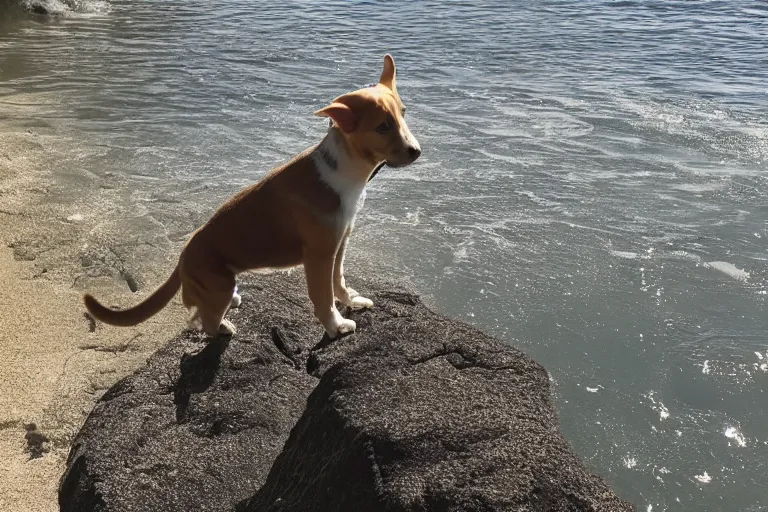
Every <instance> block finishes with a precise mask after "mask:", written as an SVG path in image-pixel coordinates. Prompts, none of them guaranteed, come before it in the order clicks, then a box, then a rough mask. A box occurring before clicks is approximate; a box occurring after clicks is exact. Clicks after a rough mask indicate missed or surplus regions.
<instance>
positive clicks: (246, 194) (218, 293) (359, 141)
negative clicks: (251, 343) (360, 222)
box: [84, 55, 420, 337]
mask: <svg viewBox="0 0 768 512" xmlns="http://www.w3.org/2000/svg"><path fill="white" fill-rule="evenodd" d="M403 112H404V107H403V104H402V102H401V101H400V98H399V96H398V95H397V89H396V85H395V64H394V60H393V59H392V57H391V56H389V55H387V56H385V58H384V71H383V72H382V75H381V78H380V83H379V84H378V85H376V86H375V87H370V88H366V89H360V90H358V91H354V92H351V93H348V94H345V95H343V96H340V97H338V98H336V99H335V100H334V101H333V103H331V104H330V105H329V106H327V107H325V108H324V109H321V110H319V111H318V112H316V115H320V116H327V117H331V118H332V119H333V121H334V128H332V129H331V130H330V131H329V135H328V136H327V137H326V139H325V140H324V142H323V143H321V145H322V144H326V140H327V139H328V138H329V137H331V136H332V135H334V136H335V137H336V139H334V140H337V141H338V145H339V146H340V147H338V148H337V149H338V151H340V156H342V157H343V161H344V163H345V164H346V165H339V166H338V168H337V169H335V170H334V172H333V173H331V172H329V171H328V170H327V169H325V170H323V169H320V168H319V167H318V164H317V163H316V162H317V156H316V151H317V150H318V147H319V146H314V147H312V148H309V149H308V150H306V151H304V152H303V153H301V154H299V155H298V156H296V157H295V158H294V159H293V160H292V161H290V162H288V163H287V164H285V165H282V166H280V167H278V168H276V169H274V170H273V171H272V172H270V173H269V174H268V175H267V176H266V177H265V178H264V179H262V180H261V181H260V182H258V183H256V184H254V185H252V186H250V187H247V188H245V189H244V190H241V191H240V192H239V193H237V194H235V195H234V196H233V197H231V198H230V199H229V200H228V201H226V202H225V203H224V204H223V205H222V206H221V207H220V208H219V209H218V210H217V211H216V212H215V213H214V214H213V216H212V217H211V219H210V220H209V221H208V222H207V223H206V224H205V225H203V226H202V227H201V228H200V229H198V230H197V231H196V232H195V233H194V234H193V235H192V237H191V238H190V240H189V241H188V242H187V244H186V246H185V247H184V249H183V250H182V252H181V255H180V256H179V262H178V265H177V266H176V268H175V269H174V271H173V273H172V274H171V276H170V277H169V278H168V280H167V281H166V282H165V283H164V284H163V285H162V286H160V287H159V288H158V289H157V290H156V291H155V292H154V293H153V294H152V295H150V296H149V297H147V298H146V299H145V300H144V301H143V302H141V303H140V304H138V305H136V306H134V307H132V308H129V309H126V310H122V311H118V310H113V309H109V308H106V307H104V306H103V305H101V304H100V303H99V302H98V301H97V300H96V299H95V298H93V297H92V296H91V295H85V297H84V300H85V306H86V308H87V309H88V311H90V313H91V314H92V315H93V316H94V317H95V318H97V319H99V320H101V321H103V322H106V323H109V324H112V325H121V326H126V325H135V324H137V323H140V322H143V321H145V320H146V319H148V318H149V317H151V316H152V315H154V314H156V313H157V312H158V311H160V310H161V309H162V308H163V307H165V306H166V305H167V304H168V302H169V301H170V300H171V299H172V298H173V296H174V295H175V294H176V292H177V291H178V290H179V288H181V290H182V301H183V303H184V305H185V306H186V307H187V308H189V309H190V311H192V312H193V320H199V321H200V322H201V324H202V328H203V330H204V331H205V332H207V333H208V334H211V335H215V334H217V333H219V332H224V333H232V332H234V327H233V326H232V325H231V324H230V323H229V322H227V321H226V320H224V315H225V314H226V312H227V310H228V309H229V307H230V303H231V302H232V300H233V293H234V292H235V276H236V274H238V273H239V272H243V271H246V270H252V269H261V268H287V267H293V266H297V265H301V264H303V265H304V269H305V273H306V277H307V288H308V291H309V297H310V299H311V300H312V302H313V304H314V306H315V315H316V316H317V317H318V319H319V320H320V321H321V322H322V323H323V325H324V326H325V328H326V331H328V334H329V335H330V336H332V337H335V336H337V335H339V334H343V333H344V332H349V331H351V330H354V329H355V325H354V322H352V321H351V320H344V319H342V318H341V316H340V315H339V313H338V311H337V310H336V306H335V303H334V297H335V298H338V299H339V300H341V301H342V302H344V303H345V304H348V305H352V306H360V307H370V305H372V303H371V302H370V301H369V300H368V299H364V298H362V297H358V298H356V292H354V290H351V289H350V288H348V287H347V286H346V284H345V283H344V276H343V259H344V251H345V249H346V246H347V238H348V237H349V234H350V232H351V228H352V221H353V219H354V213H355V212H352V213H350V212H349V211H348V210H349V205H348V204H349V201H348V199H350V198H348V197H346V194H347V192H346V191H347V190H351V191H356V192H357V191H358V190H359V191H362V190H363V188H364V186H365V183H366V182H367V180H368V178H369V176H370V175H371V173H372V172H373V170H374V169H375V168H376V166H377V165H378V164H380V163H381V162H385V161H386V162H387V163H388V164H390V165H391V166H393V167H399V166H402V165H408V164H410V163H411V162H412V161H413V160H415V159H416V158H417V157H418V155H419V153H420V149H419V147H418V143H417V142H416V140H415V139H414V138H413V136H412V135H411V134H410V131H408V128H407V126H406V124H405V120H404V119H403ZM385 122H387V123H389V125H390V126H391V129H390V130H389V131H387V132H386V133H381V131H380V130H379V131H377V128H380V127H381V126H382V123H385ZM327 144H330V142H328V143H327ZM323 173H325V174H323ZM331 174H333V175H332V176H331ZM329 180H330V181H329ZM331 181H333V182H334V183H339V184H341V185H340V186H339V187H337V188H339V189H338V190H337V189H335V188H334V186H332V185H331ZM351 193H352V192H351ZM357 193H358V194H359V192H357ZM352 199H354V198H352ZM353 204H354V203H353Z"/></svg>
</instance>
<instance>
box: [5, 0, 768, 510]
mask: <svg viewBox="0 0 768 512" xmlns="http://www.w3.org/2000/svg"><path fill="white" fill-rule="evenodd" d="M70 4H73V5H75V11H74V12H72V11H69V12H66V10H65V9H64V7H65V6H63V7H62V9H63V10H65V12H64V14H62V15H61V16H59V17H55V18H52V19H48V18H44V17H38V16H31V15H23V14H19V13H17V12H15V11H13V10H12V9H10V8H8V6H5V7H3V6H0V118H3V119H5V120H10V121H12V122H17V123H20V122H23V121H24V119H23V118H24V117H25V116H26V115H28V112H29V108H32V107H34V109H35V112H36V114H35V115H36V116H37V118H38V119H40V120H43V122H44V124H45V126H47V127H48V128H49V129H50V130H53V131H55V132H56V133H58V134H60V135H61V136H62V137H66V138H67V140H68V141H69V143H68V144H67V145H66V146H65V147H62V148H60V153H59V155H60V156H59V157H58V158H59V161H58V166H59V167H60V168H59V169H58V170H57V174H56V176H57V181H56V186H55V193H56V194H57V198H58V199H57V200H58V201H62V202H64V201H68V202H70V203H71V204H74V205H78V207H80V208H81V209H82V210H83V211H85V212H87V211H91V210H93V209H97V210H98V211H99V212H100V213H99V219H98V223H96V222H95V221H93V222H94V228H93V229H94V230H98V226H101V225H103V224H109V223H110V222H111V221H112V220H114V219H118V218H121V219H129V220H130V222H128V223H127V224H124V225H123V227H121V229H122V231H123V232H124V236H125V237H127V238H131V239H134V238H137V239H140V238H141V236H142V230H144V231H149V230H154V231H157V230H160V231H162V232H163V233H164V236H166V239H167V240H169V241H170V242H171V243H172V244H173V243H181V241H182V240H183V237H184V236H185V235H186V233H188V232H189V231H190V230H191V229H193V228H194V227H195V226H196V225H199V223H201V222H203V221H204V220H205V219H206V218H207V216H208V215H209V214H210V212H211V211H212V209H213V208H214V207H215V206H216V205H217V204H218V203H220V202H221V201H222V200H223V199H224V198H226V197H227V196H228V195H230V194H231V193H232V192H234V191H236V190H237V189H238V188H240V187H241V186H243V185H245V184H247V183H250V182H252V181H253V180H256V179H258V178H259V177H260V176H262V175H263V174H264V173H265V172H266V171H267V170H268V169H269V168H270V167H272V166H274V165H276V164H278V163H280V162H281V161H283V160H285V159H286V158H288V157H290V156H291V155H292V154H294V153H295V152H297V151H299V150H301V149H303V148H305V147H307V146H309V145H311V144H313V143H315V142H316V141H318V140H319V138H320V137H321V136H322V134H323V132H324V130H325V127H326V123H325V121H323V120H320V119H317V118H313V117H312V115H311V113H312V112H313V111H314V110H316V109H318V108H320V107H322V106H323V105H324V104H325V103H326V102H328V101H330V100H331V99H332V98H333V97H335V96H336V95H339V94H341V93H343V92H346V91H347V90H350V89H352V88H356V87H358V86H361V85H364V84H367V83H370V82H372V81H374V80H375V79H376V78H377V77H378V75H379V73H380V69H381V59H382V56H383V54H384V53H386V52H391V53H392V54H393V55H394V56H395V59H396V61H397V64H398V77H399V81H398V88H399V91H400V94H401V96H402V97H403V99H404V101H405V103H406V105H407V106H408V122H409V126H410V127H411V129H412V131H413V132H414V134H415V135H416V137H417V138H418V139H419V141H420V143H421V146H422V149H423V155H422V157H421V159H420V160H419V161H418V162H417V163H416V164H415V165H413V166H411V167H408V168H405V169H398V170H395V169H384V170H383V171H382V172H381V173H380V174H379V176H377V178H376V179H375V180H374V181H373V182H372V183H371V184H370V186H369V190H368V200H367V202H366V206H365V210H364V212H363V214H362V216H361V218H360V220H359V221H358V226H357V228H356V232H355V235H354V238H353V241H352V242H351V248H350V251H351V252H352V260H353V264H351V265H349V267H350V268H349V269H348V272H349V273H350V274H351V275H354V272H355V269H356V268H357V269H362V271H371V270H377V269H385V270H384V271H385V272H387V273H390V274H391V275H393V276H394V277H405V278H407V279H409V280H410V281H412V282H413V283H414V284H415V285H416V286H417V287H418V288H419V289H420V290H421V291H423V292H424V293H425V294H426V295H429V296H431V297H433V300H434V302H435V304H436V305H437V307H438V308H439V309H440V310H441V311H442V312H444V313H447V314H449V315H452V316H454V317H458V318H461V319H464V320H466V321H468V322H470V323H472V324H474V325H477V326H478V327H480V328H482V329H484V330H486V331H489V332H491V333H493V334H495V335H497V336H499V337H501V338H503V339H505V340H508V341H509V343H510V344H512V345H514V346H517V347H519V348H521V349H522V350H524V351H525V352H526V353H528V354H530V355H531V356H532V357H534V358H535V359H536V360H538V361H539V362H541V363H542V364H543V365H544V366H545V367H546V368H547V369H548V370H549V372H550V374H551V378H552V384H553V386H552V388H553V392H554V394H555V400H556V404H557V408H558V412H559V417H560V421H561V424H562V428H563V431H564V433H565V435H566V437H568V439H569V440H570V441H571V442H572V444H573V446H574V448H575V449H576V451H577V452H578V453H579V454H580V455H581V456H582V457H583V458H584V459H585V460H586V462H587V463H588V464H589V466H590V467H591V468H592V469H593V470H594V471H595V472H597V473H599V474H601V475H602V476H604V477H605V478H606V479H607V480H608V481H609V482H610V483H611V485H612V486H613V487H614V488H615V489H616V490H617V491H618V493H619V494H620V495H621V496H623V497H625V498H627V499H629V500H631V501H632V502H634V503H635V504H636V505H637V507H638V509H639V510H643V511H663V510H669V511H672V510H685V511H689V510H702V511H721V510H722V511H749V512H757V511H763V510H768V317H767V316H766V300H767V299H768V174H766V172H767V171H768V4H766V3H765V2H762V1H736V0H734V1H727V2H726V1H700V2H688V1H684V2H683V1H669V2H660V1H631V0H624V1H610V2H609V1H576V0H568V1H565V0H558V1H548V2H518V1H515V2H510V1H502V0H499V1H487V0H477V1H474V2H447V1H446V2H436V1H423V2H409V3H401V2H374V1H350V2H340V1H330V2H308V1H299V0H296V1H288V2H250V1H248V2H247V1H245V0H211V1H200V0H197V1H196V0H162V1H160V0H146V1H142V2H138V1H119V0H115V1H110V2H86V1H81V2H71V3H70ZM22 107H23V108H22ZM86 220H87V219H86ZM379 271H381V270H379Z"/></svg>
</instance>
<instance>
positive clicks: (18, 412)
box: [0, 119, 184, 512]
mask: <svg viewBox="0 0 768 512" xmlns="http://www.w3.org/2000/svg"><path fill="white" fill-rule="evenodd" d="M3 123H4V121H3V120H2V119H0V307H1V308H2V309H1V312H0V332H1V334H0V362H2V366H0V461H2V464H0V510H2V511H6V510H7V511H15V512H27V511H29V512H32V511H53V510H58V504H57V497H56V492H57V487H58V479H59V477H60V475H61V472H62V470H63V467H64V462H65V460H66V457H67V454H68V452H69V445H70V441H71V439H72V436H73V435H74V433H75V432H76V431H77V430H78V428H79V427H80V425H81V424H82V422H83V421H84V419H85V417H86V416H87V414H88V413H89V411H90V410H91V408H92V407H93V404H94V402H95V401H96V400H97V399H98V398H99V397H100V396H101V394H102V393H103V392H104V390H106V389H107V388H108V387H109V386H111V385H112V384H114V383H115V382H116V381H117V380H118V379H120V378H121V377H123V376H125V375H127V374H128V373H130V372H131V371H133V370H134V369H135V368H137V367H138V366H140V365H141V364H142V363H143V362H144V361H145V360H146V358H147V356H148V355H149V354H150V353H151V352H152V351H154V350H155V349H156V348H157V345H158V344H159V343H160V342H161V341H160V340H164V339H167V338H168V337H169V336H171V335H172V334H174V333H175V332H177V331H178V330H179V329H180V328H181V327H182V326H183V318H184V315H183V311H182V308H181V307H180V305H179V304H178V303H175V304H174V306H173V307H169V308H168V309H167V310H165V311H164V312H163V313H162V314H160V315H158V316H156V317H155V318H153V319H152V320H151V321H149V322H147V323H145V324H143V325H142V326H140V327H138V328H113V327H109V326H102V325H98V326H94V324H93V323H92V322H90V321H89V320H88V318H87V317H85V316H84V309H83V307H82V302H81V294H82V291H83V290H84V289H89V290H93V291H94V292H95V293H96V294H97V295H98V296H100V297H102V298H104V299H105V302H107V303H108V304H122V305H126V304H129V303H132V302H135V301H136V300H138V298H139V297H141V296H144V295H146V294H147V293H148V292H150V291H151V289H152V286H154V284H155V283H156V282H157V283H159V282H160V276H162V275H163V274H165V273H167V272H168V271H169V270H170V267H171V266H172V264H173V263H172V258H173V254H167V256H162V257H161V256H158V254H163V253H165V252H169V251H167V250H163V249H167V248H163V247H161V248H160V250H158V251H156V252H155V253H153V254H154V259H153V258H150V257H147V256H146V255H144V256H142V258H141V259H142V263H143V265H145V266H146V267H147V268H148V269H150V270H148V271H147V273H146V274H142V281H143V278H144V277H145V276H146V282H147V283H150V281H152V283H151V284H148V285H147V286H146V287H144V286H143V282H142V283H141V284H142V286H141V287H140V288H139V290H138V291H137V292H136V293H131V291H130V290H128V289H127V288H128V286H126V283H127V282H128V281H131V280H133V278H132V277H128V278H127V276H131V275H132V274H128V271H127V270H126V265H123V264H122V263H120V256H119V255H117V256H115V254H116V251H115V250H113V249H111V248H110V247H109V243H110V242H109V239H110V237H109V236H101V238H100V242H99V243H97V244H93V243H91V242H90V240H91V238H92V237H93V236H94V235H93V226H92V224H90V225H89V223H88V222H87V218H88V216H89V213H93V212H90V211H89V208H88V205H79V206H78V208H79V211H80V212H81V213H75V214H73V213H72V212H71V206H69V205H66V204H62V203H60V202H57V200H56V198H55V197H54V196H55V188H56V180H55V176H54V175H53V174H52V172H51V169H52V162H55V159H56V156H55V152H56V148H57V147H58V146H60V145H61V143H62V141H61V140H59V139H58V138H57V136H56V134H55V133H53V129H51V128H50V127H46V125H45V123H42V124H41V125H39V126H37V125H35V126H32V127H31V128H30V127H29V125H28V126H19V125H18V123H16V126H7V125H8V124H11V123H10V122H9V123H5V124H6V125H5V126H4V125H3ZM89 244H90V245H89ZM94 247H95V248H94ZM105 247H106V249H105ZM123 249H124V250H125V251H130V249H131V248H130V247H127V248H123ZM106 253H109V254H112V255H113V256H114V257H105V256H98V255H99V254H106ZM89 254H90V255H93V254H96V255H97V257H90V256H84V255H89ZM130 272H132V273H134V274H135V273H137V271H136V264H133V266H132V267H131V268H130ZM134 285H135V283H134ZM134 287H135V286H134Z"/></svg>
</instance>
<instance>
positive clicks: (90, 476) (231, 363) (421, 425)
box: [59, 272, 633, 512]
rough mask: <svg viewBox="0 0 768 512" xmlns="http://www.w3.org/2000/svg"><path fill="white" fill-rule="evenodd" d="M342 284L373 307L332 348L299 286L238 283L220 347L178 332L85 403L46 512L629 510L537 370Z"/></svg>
mask: <svg viewBox="0 0 768 512" xmlns="http://www.w3.org/2000/svg"><path fill="white" fill-rule="evenodd" d="M352 281H353V283H352V284H353V285H354V286H355V287H356V288H357V289H358V290H360V291H361V292H363V291H364V294H365V295H366V296H368V297H370V298H372V299H373V300H374V303H375V308H374V309H373V310H370V311H362V312H346V313H345V315H348V316H350V317H351V318H353V319H354V320H355V321H356V322H357V325H358V331H357V333H355V334H353V335H350V336H347V337H344V338H342V339H339V340H334V341H331V340H329V339H327V338H326V337H323V336H322V329H321V327H320V326H319V324H317V323H316V321H315V320H314V318H313V317H312V314H311V305H310V304H309V302H308V300H307V299H306V291H305V286H304V281H303V279H302V277H301V274H300V273H298V272H296V273H293V274H290V275H286V274H273V275H267V276H249V277H246V278H245V279H243V280H242V283H241V285H240V289H241V293H242V295H243V305H242V307H241V308H240V309H239V310H236V311H233V312H231V313H230V318H231V319H232V321H233V322H234V323H235V325H236V326H237V328H238V333H237V334H236V335H235V336H234V337H233V338H232V339H224V338H220V339H217V340H213V341H210V342H208V341H207V340H206V339H205V338H204V337H203V336H202V335H200V334H197V333H192V332H187V331H185V332H183V333H182V334H180V335H179V336H177V337H176V338H174V339H173V340H171V341H170V342H169V343H168V344H167V345H165V346H164V347H163V348H162V349H161V350H159V351H158V352H157V353H156V354H155V355H153V356H152V357H151V358H150V360H149V361H148V363H147V365H146V366H145V367H144V368H142V369H140V370H139V371H137V372H136V373H135V374H133V375H131V376H129V377H127V378H125V379H123V380H122V381H120V382H119V383H118V384H116V385H115V386H113V387H112V388H111V389H110V390H109V391H108V392H107V393H106V394H105V395H104V396H103V397H102V398H101V400H100V401H99V403H98V404H97V405H96V407H95V409H94V410H93V412H92V413H91V415H90V416H89V418H88V420H87V421H86V423H85V425H84V426H83V428H82V429H81V431H80V433H79V434H78V435H77V437H76V438H75V441H74V443H73V446H72V450H71V453H70V456H69V460H68V463H67V470H66V472H65V474H64V476H63V477H62V480H61V484H60V489H59V502H60V505H61V510H62V511H89V510H94V511H148V510H163V511H187V510H206V511H225V510H227V511H232V510H237V511H240V512H243V511H249V512H250V511H254V512H255V511H288V510H296V511H309V510H317V511H325V510H339V511H341V510H349V511H352V510H356V511H360V510H372V511H375V510H382V511H384V510H403V511H405V510H446V511H447V510H457V511H458V510H526V511H537V510H542V511H543V510H557V511H567V510H574V511H576V510H579V511H580V510H606V511H607V510H611V511H613V510H633V509H632V507H631V506H630V505H629V504H628V503H627V502H624V501H622V500H620V499H619V498H617V497H616V496H615V494H614V493H613V492H612V491H611V490H610V488H609V487H608V486H607V484H606V483H605V482H604V481H603V480H602V479H600V478H599V477H597V476H594V475H592V474H590V473H589V472H588V471H587V470H586V469H585V467H584V465H583V463H582V462H581V461H580V460H579V459H578V458H577V457H576V455H575V454H574V453H573V452H572V451H571V449H570V447H569V445H568V443H567V442H566V441H565V440H564V439H563V437H562V435H561V434H560V432H559V428H558V424H557V419H556V415H555V412H554V410H553V408H552V404H551V400H550V396H549V381H548V377H547V374H546V372H545V371H544V369H543V368H542V367H541V366H539V365H538V364H537V363H535V362H534V361H532V360H530V359H529V358H527V357H526V356H524V355H523V354H522V353H520V352H519V351H517V350H515V349H512V348H510V347H508V346H506V345H504V344H502V343H501V342H499V341H497V340H494V339H493V338H490V337H489V336H486V335H485V334H483V333H481V332H479V331H477V330H476V329H473V328H471V327H469V326H467V325H465V324H462V323H460V322H457V321H454V320H450V319H447V318H445V317H442V316H440V315H438V314H436V313H434V312H432V311H431V310H429V309H428V308H427V307H425V306H424V305H423V304H422V303H421V301H420V300H419V299H418V297H417V296H416V295H413V294H411V293H408V292H406V291H402V290H400V289H397V288H394V287H391V286H387V285H383V284H381V283H379V284H373V283H371V282H360V281H356V280H352Z"/></svg>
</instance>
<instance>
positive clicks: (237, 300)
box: [230, 292, 243, 308]
mask: <svg viewBox="0 0 768 512" xmlns="http://www.w3.org/2000/svg"><path fill="white" fill-rule="evenodd" d="M242 303H243V297H242V296H240V295H238V294H237V292H235V294H234V295H232V302H231V303H230V307H233V308H239V307H240V304H242Z"/></svg>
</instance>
